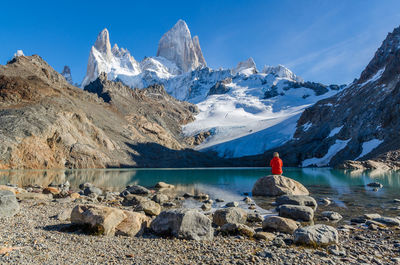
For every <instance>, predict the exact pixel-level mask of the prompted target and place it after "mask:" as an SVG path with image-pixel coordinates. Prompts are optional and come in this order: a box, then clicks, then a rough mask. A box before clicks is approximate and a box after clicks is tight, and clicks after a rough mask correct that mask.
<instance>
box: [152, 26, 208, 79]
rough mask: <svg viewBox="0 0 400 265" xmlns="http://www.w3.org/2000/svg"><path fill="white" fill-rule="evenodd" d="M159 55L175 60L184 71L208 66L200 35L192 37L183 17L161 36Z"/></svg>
mask: <svg viewBox="0 0 400 265" xmlns="http://www.w3.org/2000/svg"><path fill="white" fill-rule="evenodd" d="M157 56H161V57H164V58H166V59H168V60H170V61H172V62H174V63H175V64H176V65H177V66H178V67H179V68H181V69H182V71H184V72H188V71H190V70H193V69H196V68H197V67H199V66H206V62H205V60H204V57H203V53H202V52H201V49H200V44H199V39H198V37H194V38H193V39H192V37H191V35H190V31H189V28H188V26H187V24H186V22H185V21H183V20H181V19H180V20H178V22H177V23H176V24H175V25H174V26H173V27H172V28H171V29H170V30H169V31H168V32H167V33H165V34H164V35H163V36H162V37H161V39H160V42H159V44H158V50H157Z"/></svg>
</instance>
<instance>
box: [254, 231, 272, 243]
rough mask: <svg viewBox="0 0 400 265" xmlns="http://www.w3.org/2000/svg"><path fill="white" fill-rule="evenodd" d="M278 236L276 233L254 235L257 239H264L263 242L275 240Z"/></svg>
mask: <svg viewBox="0 0 400 265" xmlns="http://www.w3.org/2000/svg"><path fill="white" fill-rule="evenodd" d="M275 237H276V235H275V234H274V233H269V232H257V233H256V234H255V235H254V238H255V239H262V240H269V241H271V240H274V239H275Z"/></svg>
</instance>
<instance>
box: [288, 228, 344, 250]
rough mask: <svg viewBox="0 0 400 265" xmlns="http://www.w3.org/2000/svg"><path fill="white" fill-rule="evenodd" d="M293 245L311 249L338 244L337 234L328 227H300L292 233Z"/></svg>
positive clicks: (333, 229)
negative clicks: (310, 247)
mask: <svg viewBox="0 0 400 265" xmlns="http://www.w3.org/2000/svg"><path fill="white" fill-rule="evenodd" d="M294 243H296V244H300V245H307V246H312V247H324V246H328V245H334V244H337V243H339V236H338V232H337V230H336V229H335V228H333V227H332V226H329V225H322V224H318V225H312V226H307V227H302V228H299V229H297V230H296V231H295V232H294Z"/></svg>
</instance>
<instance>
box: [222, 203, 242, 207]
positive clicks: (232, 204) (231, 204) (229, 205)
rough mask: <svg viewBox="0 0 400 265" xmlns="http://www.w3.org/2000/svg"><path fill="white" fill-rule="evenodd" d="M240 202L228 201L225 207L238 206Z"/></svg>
mask: <svg viewBox="0 0 400 265" xmlns="http://www.w3.org/2000/svg"><path fill="white" fill-rule="evenodd" d="M238 206H239V203H238V202H228V203H227V204H225V207H238Z"/></svg>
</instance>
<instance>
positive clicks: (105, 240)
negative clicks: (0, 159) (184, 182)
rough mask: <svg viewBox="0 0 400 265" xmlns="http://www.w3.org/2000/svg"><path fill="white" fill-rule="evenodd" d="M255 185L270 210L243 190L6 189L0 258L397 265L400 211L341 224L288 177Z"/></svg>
mask: <svg viewBox="0 0 400 265" xmlns="http://www.w3.org/2000/svg"><path fill="white" fill-rule="evenodd" d="M260 191H262V194H259V195H262V196H271V195H273V196H275V198H276V199H275V201H274V202H273V203H272V205H271V208H275V210H274V211H273V212H272V213H271V214H266V215H265V214H261V213H260V212H259V210H258V208H257V206H256V205H255V203H254V200H253V199H254V198H252V197H249V196H243V201H242V202H224V201H223V200H222V199H221V198H210V196H209V195H207V194H200V193H194V194H189V193H182V192H181V191H179V190H177V189H176V188H175V187H174V186H173V185H170V184H167V183H163V182H160V183H157V185H156V186H155V187H147V188H146V187H142V186H139V185H132V186H128V187H126V189H124V190H122V191H121V192H111V191H107V190H102V189H99V188H97V187H95V186H93V185H92V184H90V183H82V184H81V185H80V187H79V188H72V187H70V185H69V183H68V182H67V183H54V184H51V185H50V186H49V187H39V186H30V187H16V186H13V185H11V184H10V185H3V186H0V235H1V236H0V263H2V264H4V263H8V264H43V263H44V264H64V263H72V264H400V217H396V216H394V217H387V216H380V215H379V214H377V213H370V212H368V209H366V212H365V214H364V215H362V216H353V217H352V218H351V219H349V220H341V219H342V216H341V215H340V214H339V213H337V212H335V211H327V210H326V205H328V204H331V203H334V202H331V201H329V199H327V198H313V197H312V196H310V194H309V193H308V190H307V189H306V188H305V187H304V186H303V185H301V184H300V183H298V182H296V181H294V180H291V179H288V178H285V177H277V176H267V177H263V178H261V179H259V181H257V182H256V184H255V186H254V188H253V195H254V194H257V193H258V192H260ZM191 201H193V202H196V205H201V207H193V208H186V207H187V205H193V204H190V202H191ZM394 203H395V204H397V203H398V204H399V205H400V200H398V201H397V202H394ZM320 206H321V207H320ZM319 208H323V210H320V209H319ZM339 220H341V221H340V223H338V221H339Z"/></svg>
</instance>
